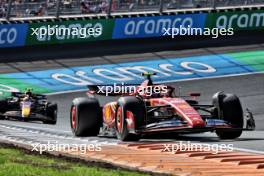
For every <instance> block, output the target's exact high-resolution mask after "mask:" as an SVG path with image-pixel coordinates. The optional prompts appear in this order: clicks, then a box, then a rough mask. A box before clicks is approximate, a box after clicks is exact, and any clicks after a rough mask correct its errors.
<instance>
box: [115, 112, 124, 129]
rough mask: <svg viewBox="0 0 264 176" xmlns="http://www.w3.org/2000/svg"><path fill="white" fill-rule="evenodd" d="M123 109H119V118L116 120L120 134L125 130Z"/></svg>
mask: <svg viewBox="0 0 264 176" xmlns="http://www.w3.org/2000/svg"><path fill="white" fill-rule="evenodd" d="M122 116H123V115H122V108H121V107H119V108H118V109H117V116H116V117H117V118H116V121H117V122H116V124H117V131H118V133H122V130H123V118H122Z"/></svg>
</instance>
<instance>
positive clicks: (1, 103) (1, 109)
mask: <svg viewBox="0 0 264 176" xmlns="http://www.w3.org/2000/svg"><path fill="white" fill-rule="evenodd" d="M7 106H8V103H7V101H6V100H0V120H3V119H5V117H4V116H2V115H1V114H3V113H5V112H6V111H7V108H8V107H7Z"/></svg>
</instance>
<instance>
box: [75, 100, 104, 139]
mask: <svg viewBox="0 0 264 176" xmlns="http://www.w3.org/2000/svg"><path fill="white" fill-rule="evenodd" d="M70 121H71V129H72V132H73V134H74V135H75V136H97V135H98V134H99V131H100V127H101V125H102V110H101V107H100V105H99V102H98V100H97V99H95V98H86V97H83V98H76V99H74V100H73V103H72V106H71V115H70Z"/></svg>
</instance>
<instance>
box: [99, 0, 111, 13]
mask: <svg viewBox="0 0 264 176" xmlns="http://www.w3.org/2000/svg"><path fill="white" fill-rule="evenodd" d="M99 7H100V9H101V12H103V13H106V12H107V11H108V8H109V4H108V3H107V2H106V1H102V3H101V4H100V5H99Z"/></svg>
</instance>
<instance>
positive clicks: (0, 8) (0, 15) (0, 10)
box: [0, 5, 6, 18]
mask: <svg viewBox="0 0 264 176" xmlns="http://www.w3.org/2000/svg"><path fill="white" fill-rule="evenodd" d="M5 13H6V9H5V7H4V5H1V6H0V18H3V17H5Z"/></svg>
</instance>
